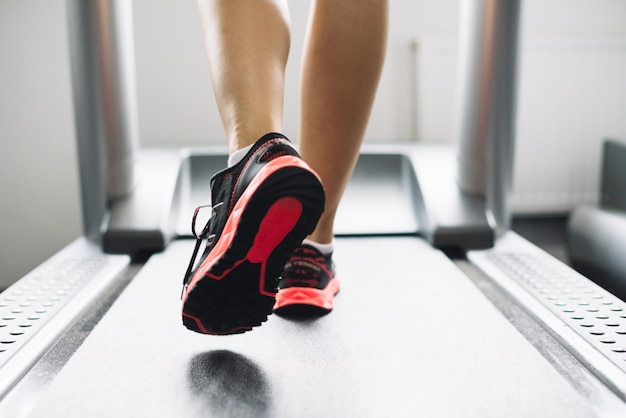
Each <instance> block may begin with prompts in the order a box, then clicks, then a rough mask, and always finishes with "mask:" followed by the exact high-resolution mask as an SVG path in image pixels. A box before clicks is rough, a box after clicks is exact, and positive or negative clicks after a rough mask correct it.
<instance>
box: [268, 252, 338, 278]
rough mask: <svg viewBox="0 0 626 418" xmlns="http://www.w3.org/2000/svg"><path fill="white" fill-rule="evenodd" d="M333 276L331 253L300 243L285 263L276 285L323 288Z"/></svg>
mask: <svg viewBox="0 0 626 418" xmlns="http://www.w3.org/2000/svg"><path fill="white" fill-rule="evenodd" d="M334 276H335V264H334V263H333V260H332V254H330V255H323V254H322V253H320V252H319V251H318V250H317V249H315V248H314V247H312V246H310V245H307V244H302V245H301V246H300V247H298V248H296V250H295V251H294V253H293V255H292V256H291V258H290V259H289V261H288V262H287V264H286V265H285V271H284V272H283V276H282V278H281V280H280V283H279V285H278V287H279V288H280V289H285V288H288V287H310V288H315V289H324V288H325V287H326V286H328V283H330V280H331V279H332V278H333V277H334Z"/></svg>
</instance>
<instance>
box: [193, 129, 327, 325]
mask: <svg viewBox="0 0 626 418" xmlns="http://www.w3.org/2000/svg"><path fill="white" fill-rule="evenodd" d="M211 199H212V202H211V203H212V216H211V219H210V220H209V221H208V223H207V224H206V226H205V227H204V229H203V230H202V232H201V233H200V234H196V232H195V231H194V235H195V236H196V238H197V239H198V241H197V243H196V247H195V250H194V252H193V255H192V257H191V261H190V263H189V267H188V269H187V273H186V274H185V278H184V287H183V294H182V299H183V307H182V317H183V324H184V325H185V326H186V327H187V328H189V329H190V330H193V331H196V332H200V333H204V334H215V335H225V334H238V333H242V332H245V331H249V330H251V329H252V328H253V327H255V326H259V325H261V323H263V322H264V321H266V320H267V317H268V315H269V314H271V313H272V307H273V305H274V301H275V296H276V292H277V286H278V280H279V278H280V275H281V273H282V271H283V268H284V266H285V263H286V262H287V260H288V259H289V256H290V255H291V254H292V253H293V251H294V249H295V248H297V247H298V246H299V245H300V244H301V243H302V240H303V239H304V238H305V237H306V236H307V235H308V234H310V233H311V232H312V231H313V229H314V228H315V226H316V224H317V221H318V220H319V217H320V215H321V214H322V212H323V210H324V200H325V199H324V190H323V187H322V184H321V182H320V180H319V178H318V177H317V175H316V174H315V173H314V172H313V171H312V170H311V169H310V168H309V166H308V165H307V164H306V163H305V162H304V161H303V160H302V159H301V158H300V156H299V155H298V153H297V152H296V151H295V150H294V149H293V147H292V146H291V144H290V142H289V140H288V139H287V138H286V137H284V136H283V135H280V134H275V133H272V134H267V135H265V136H263V137H262V138H261V139H259V140H258V141H257V142H256V143H255V144H254V146H253V147H252V149H250V151H249V152H248V153H247V154H246V156H245V157H244V158H243V159H242V160H241V161H240V162H239V163H238V164H236V165H234V166H232V167H230V168H227V169H226V170H223V171H221V172H219V173H217V174H215V175H214V176H213V178H212V179H211ZM197 213H198V209H196V213H195V214H194V219H193V221H192V223H193V224H194V225H192V228H193V229H194V230H195V218H196V215H197ZM205 239H206V240H207V244H206V249H205V251H204V253H203V255H202V257H201V258H200V261H199V262H198V264H197V266H196V267H194V263H195V258H196V256H197V254H198V250H199V248H200V246H201V243H202V242H203V241H204V240H205Z"/></svg>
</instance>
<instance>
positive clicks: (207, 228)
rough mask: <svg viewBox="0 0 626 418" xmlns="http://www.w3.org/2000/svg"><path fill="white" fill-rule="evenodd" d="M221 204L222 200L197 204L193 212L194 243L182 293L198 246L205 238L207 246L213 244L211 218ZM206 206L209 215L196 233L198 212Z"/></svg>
mask: <svg viewBox="0 0 626 418" xmlns="http://www.w3.org/2000/svg"><path fill="white" fill-rule="evenodd" d="M223 204H224V202H220V203H218V204H216V205H213V206H212V205H203V206H198V207H197V208H196V210H195V211H194V212H193V216H192V218H191V233H192V234H193V236H194V237H195V238H196V245H195V247H194V249H193V254H192V255H191V260H189V266H187V271H186V272H185V276H184V279H183V294H184V292H185V289H186V288H187V285H188V284H189V281H190V280H191V276H192V272H193V267H194V265H195V262H196V257H197V256H198V251H199V250H200V246H201V245H202V242H203V241H204V240H205V239H206V240H207V243H206V246H207V247H210V246H212V245H213V242H214V240H215V234H211V233H210V232H211V220H212V219H214V217H215V214H216V209H217V208H219V207H220V206H222V205H223ZM206 208H210V210H211V215H210V217H209V219H208V221H207V222H206V224H205V225H204V228H202V230H201V231H200V233H198V230H197V224H198V214H199V213H200V211H201V210H202V209H206Z"/></svg>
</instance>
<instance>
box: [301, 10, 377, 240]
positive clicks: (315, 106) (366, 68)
mask: <svg viewBox="0 0 626 418" xmlns="http://www.w3.org/2000/svg"><path fill="white" fill-rule="evenodd" d="M387 16H388V4H387V1H386V0H314V4H313V6H312V14H311V16H310V23H309V28H308V33H307V41H306V50H305V54H304V61H303V70H302V93H301V94H302V96H301V97H302V99H301V112H302V113H301V122H300V123H301V128H300V153H301V155H302V158H303V159H304V160H305V161H306V162H307V163H308V164H309V165H310V166H311V168H313V170H315V171H316V172H317V174H318V175H319V176H320V178H321V179H322V184H324V189H325V192H326V208H325V211H324V214H323V215H322V218H321V219H320V221H319V223H318V225H317V228H316V230H315V231H314V232H313V234H312V235H311V236H310V237H309V238H310V239H311V240H313V241H315V242H318V243H330V242H331V241H332V239H333V222H334V219H335V212H336V211H337V206H338V205H339V201H340V199H341V196H342V194H343V191H344V189H345V187H346V185H347V183H348V180H349V178H350V176H351V174H352V170H353V169H354V165H355V164H356V160H357V157H358V154H359V148H360V145H361V142H362V139H363V135H364V134H365V129H366V127H367V123H368V119H369V116H370V112H371V108H372V104H373V101H374V97H375V94H376V89H377V87H378V80H379V78H380V73H381V70H382V67H383V61H384V57H385V51H386V44H387V19H388V17H387Z"/></svg>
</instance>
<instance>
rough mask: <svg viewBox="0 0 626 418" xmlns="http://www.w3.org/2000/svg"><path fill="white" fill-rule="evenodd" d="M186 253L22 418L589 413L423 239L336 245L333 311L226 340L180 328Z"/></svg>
mask: <svg viewBox="0 0 626 418" xmlns="http://www.w3.org/2000/svg"><path fill="white" fill-rule="evenodd" d="M192 245H193V243H192V242H191V241H187V240H180V241H175V242H174V243H172V244H171V245H170V246H169V247H168V249H167V250H166V251H165V252H163V253H162V254H157V255H154V256H153V257H152V258H151V259H150V260H149V261H148V263H147V264H146V265H145V267H144V268H142V269H141V271H140V272H139V273H138V275H137V276H136V277H135V279H134V280H133V281H132V282H131V283H130V285H129V286H128V287H127V288H126V290H125V291H124V292H123V293H122V294H121V296H120V297H119V298H118V299H117V300H116V301H115V303H114V304H113V305H112V307H111V308H110V310H109V311H108V312H107V313H106V315H105V316H104V317H103V318H102V319H101V320H100V322H99V323H98V325H97V326H96V327H95V328H94V330H93V331H92V332H91V333H90V334H89V335H88V337H87V338H86V339H85V341H84V343H83V344H82V346H80V348H79V349H78V350H77V351H76V353H75V354H74V355H73V356H72V357H71V358H70V359H69V361H68V362H67V364H66V365H65V366H64V367H63V368H62V369H61V370H60V372H59V374H58V375H57V376H56V378H55V379H54V380H53V381H52V382H51V383H50V385H49V387H48V388H47V389H46V390H45V391H43V393H42V395H41V397H39V398H38V399H37V398H35V399H37V401H36V402H34V403H33V401H34V400H35V399H33V398H32V397H31V398H30V399H31V404H30V405H29V407H28V408H27V410H26V409H25V408H26V407H25V404H24V402H13V404H14V405H21V408H22V410H21V411H20V412H22V413H23V414H22V415H23V416H24V415H26V416H33V417H48V418H49V417H72V416H96V417H100V416H102V417H108V416H164V417H165V416H185V417H195V416H207V415H208V416H273V417H274V416H275V417H293V416H298V417H308V416H311V417H319V416H325V417H335V416H336V417H345V416H372V417H373V416H417V415H423V416H476V417H485V416H514V417H516V416H519V417H522V416H569V417H578V416H580V417H589V416H594V415H596V414H597V411H596V410H594V409H593V405H591V404H590V403H589V402H588V400H587V399H585V398H584V397H583V396H582V395H581V394H580V393H579V392H578V391H576V390H575V389H574V388H573V387H572V385H571V384H570V382H568V381H567V380H566V379H565V378H564V377H562V376H561V374H559V373H558V372H557V371H556V370H555V369H554V367H552V365H551V364H550V363H549V362H548V361H547V360H546V359H545V358H544V357H542V356H541V355H540V354H539V352H538V351H536V349H535V348H534V347H533V346H532V345H531V344H530V343H529V342H528V341H527V340H526V339H525V338H524V337H523V336H522V335H521V334H520V333H519V332H518V331H517V330H516V329H515V328H514V327H513V326H512V325H511V323H510V322H508V321H507V320H506V319H505V317H504V316H502V315H501V313H500V312H499V311H498V310H497V309H496V308H495V307H494V305H493V304H491V303H490V302H489V301H488V300H487V299H486V297H485V296H484V295H483V294H482V293H481V292H480V291H479V290H478V289H477V288H476V286H474V284H473V283H472V282H471V281H470V280H469V279H468V278H467V276H466V275H464V274H463V273H462V272H461V270H459V269H458V268H457V266H456V265H455V264H454V263H453V262H452V261H450V260H449V259H448V258H447V257H445V255H444V254H443V253H441V252H440V251H438V250H436V249H433V248H432V247H430V246H429V245H428V244H427V243H426V242H425V241H423V240H421V239H419V238H413V237H394V238H339V239H338V240H337V250H336V255H335V258H336V262H337V266H338V271H339V278H340V280H341V285H342V288H341V292H340V293H339V295H338V296H337V298H336V307H335V309H334V311H333V312H331V313H330V314H329V315H327V316H325V317H322V318H319V319H317V320H301V321H294V320H286V319H282V318H280V317H278V316H276V315H272V316H271V317H270V319H269V321H268V322H267V323H266V324H264V325H263V326H262V327H260V328H259V329H256V330H254V331H252V332H249V333H245V334H242V335H236V336H228V337H216V336H206V335H200V334H195V333H192V332H190V331H187V330H186V329H185V328H184V327H183V326H182V324H181V319H180V300H179V295H180V287H181V282H182V274H183V272H184V269H185V267H186V263H187V261H188V257H189V255H190V253H191V249H192ZM364 260H366V261H365V262H364ZM18 401H19V399H18Z"/></svg>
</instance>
